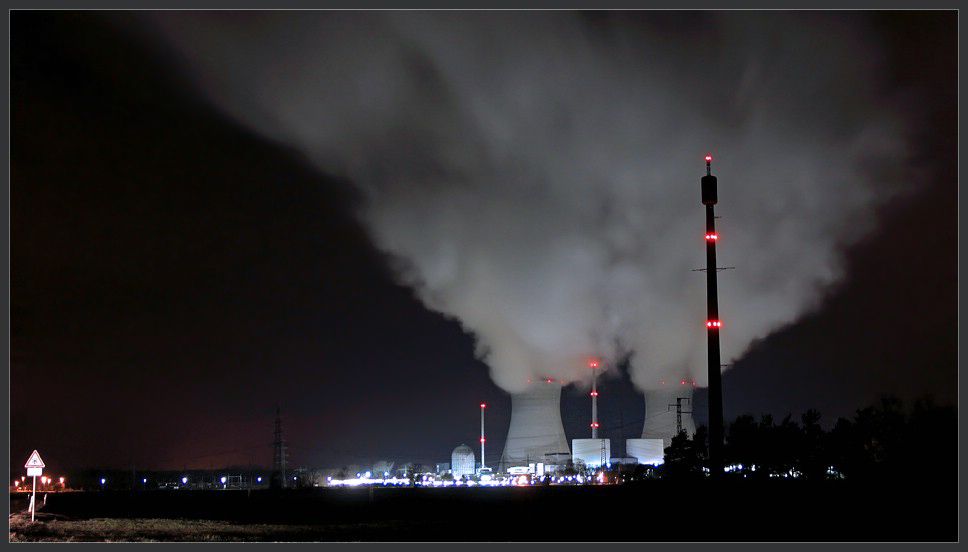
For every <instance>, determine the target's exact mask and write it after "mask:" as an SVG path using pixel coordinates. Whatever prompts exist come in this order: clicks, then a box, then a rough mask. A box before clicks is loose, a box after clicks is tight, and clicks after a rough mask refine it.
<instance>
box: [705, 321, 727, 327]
mask: <svg viewBox="0 0 968 552" xmlns="http://www.w3.org/2000/svg"><path fill="white" fill-rule="evenodd" d="M722 326H723V323H722V322H720V321H719V320H708V321H706V327H707V328H721V327H722Z"/></svg>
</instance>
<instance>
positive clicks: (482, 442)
mask: <svg viewBox="0 0 968 552" xmlns="http://www.w3.org/2000/svg"><path fill="white" fill-rule="evenodd" d="M481 444H482V445H483V444H484V438H483V437H481Z"/></svg>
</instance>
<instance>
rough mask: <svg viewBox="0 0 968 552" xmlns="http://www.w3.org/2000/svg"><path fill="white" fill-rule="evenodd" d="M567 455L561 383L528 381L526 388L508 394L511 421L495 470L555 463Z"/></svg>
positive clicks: (546, 380) (549, 379)
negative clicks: (499, 461) (562, 417)
mask: <svg viewBox="0 0 968 552" xmlns="http://www.w3.org/2000/svg"><path fill="white" fill-rule="evenodd" d="M570 457H571V450H570V449H569V448H568V439H567V438H566V437H565V428H564V426H563V425H562V423H561V382H560V381H558V380H555V379H551V378H544V379H540V380H536V381H535V380H532V381H531V382H530V387H529V388H528V389H526V390H525V391H523V392H521V393H516V394H513V395H511V423H510V426H509V427H508V436H507V440H506V441H505V443H504V452H503V453H502V454H501V463H500V466H499V469H500V471H502V472H503V471H507V469H508V468H510V467H514V466H527V465H528V464H531V463H537V462H544V463H550V464H555V463H557V462H559V461H561V460H563V459H565V458H570Z"/></svg>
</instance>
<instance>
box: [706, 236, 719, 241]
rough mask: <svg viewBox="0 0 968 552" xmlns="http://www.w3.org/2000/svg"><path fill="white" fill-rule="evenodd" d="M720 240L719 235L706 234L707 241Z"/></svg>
mask: <svg viewBox="0 0 968 552" xmlns="http://www.w3.org/2000/svg"><path fill="white" fill-rule="evenodd" d="M718 239H719V234H706V241H716V240H718Z"/></svg>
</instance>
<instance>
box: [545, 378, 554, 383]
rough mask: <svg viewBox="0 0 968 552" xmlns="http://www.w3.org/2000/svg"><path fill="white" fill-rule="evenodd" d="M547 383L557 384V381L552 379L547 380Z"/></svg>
mask: <svg viewBox="0 0 968 552" xmlns="http://www.w3.org/2000/svg"><path fill="white" fill-rule="evenodd" d="M545 381H547V382H548V383H554V382H555V380H553V379H550V378H549V379H546V380H545Z"/></svg>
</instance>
